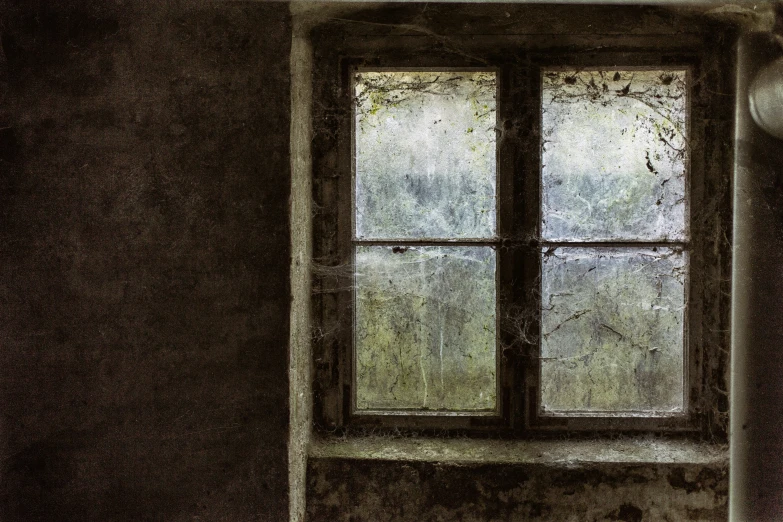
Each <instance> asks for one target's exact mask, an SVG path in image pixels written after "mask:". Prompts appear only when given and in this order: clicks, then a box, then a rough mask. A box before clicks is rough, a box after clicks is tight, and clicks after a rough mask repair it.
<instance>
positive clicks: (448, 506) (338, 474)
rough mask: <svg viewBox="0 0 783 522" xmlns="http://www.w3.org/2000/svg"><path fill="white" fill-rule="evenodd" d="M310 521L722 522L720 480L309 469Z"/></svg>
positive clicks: (385, 466)
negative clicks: (539, 521) (527, 521)
mask: <svg viewBox="0 0 783 522" xmlns="http://www.w3.org/2000/svg"><path fill="white" fill-rule="evenodd" d="M307 488H308V490H307V493H308V494H307V515H308V520H312V521H318V522H320V521H334V522H338V521H345V522H348V521H360V520H372V521H374V522H391V521H408V520H411V521H413V520H415V521H417V522H425V521H433V522H435V521H439V522H446V521H452V520H461V521H464V522H474V521H475V522H479V521H480V522H491V521H498V522H499V521H508V520H557V521H570V522H586V521H609V520H623V521H625V522H640V521H656V522H660V521H670V522H676V521H683V520H689V521H694V520H702V521H712V520H726V516H727V511H726V508H727V500H728V499H727V490H728V480H727V472H726V470H725V469H722V468H721V467H705V466H688V465H673V466H662V465H638V466H629V465H627V464H625V465H612V464H605V465H590V466H580V467H573V468H570V469H566V468H563V467H560V468H550V467H546V466H541V465H526V464H514V465H512V464H485V465H468V466H464V465H456V464H448V465H445V464H438V463H432V462H389V461H368V460H329V459H324V460H319V459H313V460H311V461H310V464H309V466H308V470H307Z"/></svg>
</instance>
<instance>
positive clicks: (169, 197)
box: [0, 0, 291, 522]
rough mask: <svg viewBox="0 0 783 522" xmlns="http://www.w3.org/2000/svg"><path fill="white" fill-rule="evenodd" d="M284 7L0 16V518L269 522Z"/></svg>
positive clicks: (283, 243)
mask: <svg viewBox="0 0 783 522" xmlns="http://www.w3.org/2000/svg"><path fill="white" fill-rule="evenodd" d="M289 18H290V17H289V12H288V5H287V4H282V3H281V4H274V3H266V2H264V3H206V2H203V3H199V2H196V1H195V0H194V1H182V2H126V1H122V0H119V1H117V2H102V1H97V0H96V1H94V2H91V1H88V0H83V1H81V2H78V1H75V0H70V1H57V2H38V1H29V2H28V1H25V2H18V1H14V2H10V1H9V2H7V3H5V4H3V2H2V1H0V33H1V34H2V53H1V54H0V272H1V273H2V275H0V456H2V464H1V467H0V473H1V475H0V520H3V521H9V522H10V521H17V520H19V521H34V520H63V521H67V520H79V521H84V520H194V519H196V518H198V517H201V518H200V519H202V520H249V519H254V520H284V519H286V518H287V493H286V484H287V465H286V437H287V422H288V407H287V404H288V391H287V390H288V385H287V376H286V369H287V342H288V320H289V317H288V310H289V282H288V271H289V233H288V219H289V215H288V196H289V190H290V189H289V185H290V175H289V171H290V169H289V158H288V150H289V147H288V142H289V124H290V122H289V119H290V105H289V89H290V86H289V49H290V42H291V34H290V19H289Z"/></svg>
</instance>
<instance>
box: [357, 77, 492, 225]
mask: <svg viewBox="0 0 783 522" xmlns="http://www.w3.org/2000/svg"><path fill="white" fill-rule="evenodd" d="M354 95H355V101H354V107H355V154H356V185H355V190H356V194H355V197H356V209H355V212H356V213H355V226H356V229H355V230H356V237H357V238H359V239H422V238H489V237H493V236H494V235H495V172H496V167H495V163H496V162H495V123H496V116H495V97H496V76H495V73H493V72H464V71H463V72H454V71H449V72H444V71H439V72H359V73H357V74H356V75H355V78H354Z"/></svg>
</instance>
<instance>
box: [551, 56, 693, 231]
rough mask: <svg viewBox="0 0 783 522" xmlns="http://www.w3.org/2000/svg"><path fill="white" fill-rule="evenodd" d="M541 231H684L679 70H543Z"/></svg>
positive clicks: (682, 82)
mask: <svg viewBox="0 0 783 522" xmlns="http://www.w3.org/2000/svg"><path fill="white" fill-rule="evenodd" d="M542 80H543V99H542V104H543V105H542V107H543V121H542V136H543V140H542V147H543V150H542V184H543V193H542V207H543V208H542V224H541V225H542V226H541V229H542V235H543V238H544V239H546V240H550V241H569V240H570V241H612V240H618V241H628V240H631V241H632V240H642V241H644V240H684V239H686V237H687V225H686V223H687V220H686V209H687V201H686V194H685V187H686V179H685V172H686V157H687V153H686V148H687V136H686V114H687V99H686V93H687V86H686V71H685V70H681V69H677V70H670V69H666V70H612V69H606V70H580V71H577V70H548V71H544V74H543V78H542Z"/></svg>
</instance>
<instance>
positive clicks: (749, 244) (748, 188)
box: [729, 33, 783, 522]
mask: <svg viewBox="0 0 783 522" xmlns="http://www.w3.org/2000/svg"><path fill="white" fill-rule="evenodd" d="M779 56H780V48H779V46H777V45H776V44H775V43H774V42H773V41H772V39H771V38H770V37H769V35H767V34H763V33H748V34H745V35H743V36H742V37H741V38H740V41H739V44H738V49H737V106H736V136H735V165H734V226H733V234H734V237H733V239H734V248H733V258H732V265H733V266H732V341H731V366H732V377H731V425H730V452H731V467H730V489H729V513H730V519H731V520H732V521H735V522H747V521H768V520H769V521H779V520H783V141H781V140H779V139H776V138H774V137H772V136H770V135H769V134H767V133H765V132H764V131H763V130H762V129H761V128H760V127H758V126H757V125H756V124H755V123H754V121H753V118H752V116H751V113H750V107H749V102H748V89H749V86H750V84H751V82H752V81H753V79H754V78H755V77H756V75H757V74H758V72H759V70H760V69H762V68H763V67H764V66H765V65H767V64H769V63H770V62H771V61H773V60H774V59H775V58H777V57H779ZM782 80H783V79H782Z"/></svg>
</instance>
